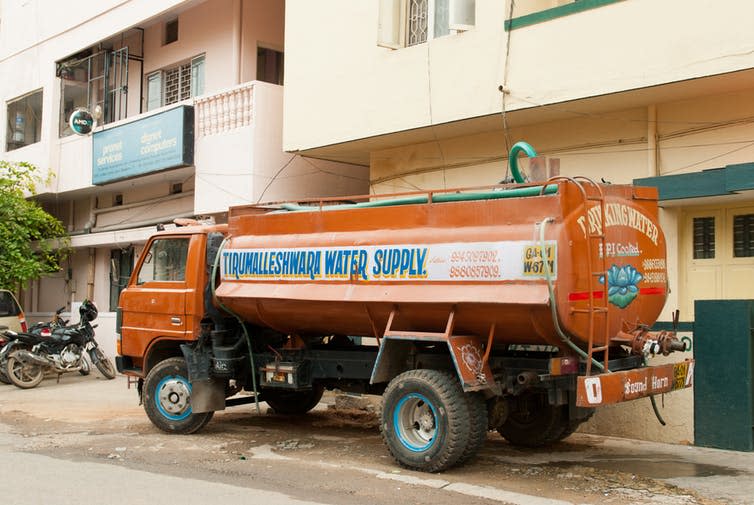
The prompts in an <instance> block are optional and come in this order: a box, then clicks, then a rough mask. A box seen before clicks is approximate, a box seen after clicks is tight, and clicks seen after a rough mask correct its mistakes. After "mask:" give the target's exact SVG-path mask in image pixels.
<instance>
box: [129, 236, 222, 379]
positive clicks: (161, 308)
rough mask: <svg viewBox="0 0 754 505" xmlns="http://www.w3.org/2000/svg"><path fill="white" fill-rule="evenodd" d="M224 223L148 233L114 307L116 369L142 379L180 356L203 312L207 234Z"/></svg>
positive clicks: (196, 333)
mask: <svg viewBox="0 0 754 505" xmlns="http://www.w3.org/2000/svg"><path fill="white" fill-rule="evenodd" d="M225 230H226V227H225V226H223V225H219V226H189V227H179V228H176V229H174V230H170V231H164V232H160V233H158V234H156V235H154V236H153V237H152V238H150V240H149V242H147V244H146V246H145V247H144V251H143V252H142V254H141V256H140V257H139V259H138V261H137V264H136V268H135V269H134V271H133V273H132V275H131V278H130V280H129V282H128V286H127V288H126V289H125V290H124V291H123V292H122V294H121V298H120V303H119V309H118V325H117V332H118V349H117V350H118V355H119V356H118V357H117V358H116V361H117V366H118V370H119V371H120V372H121V373H123V374H126V375H130V376H134V377H138V378H141V379H143V378H144V377H145V376H146V374H147V373H148V372H149V370H150V368H151V367H152V366H154V365H155V364H156V363H158V362H159V361H161V360H163V359H165V358H167V357H171V356H181V352H180V347H179V345H180V344H182V343H186V342H191V341H194V340H196V339H197V337H198V333H199V329H200V323H201V320H202V317H203V316H204V313H205V306H204V302H205V299H204V296H205V290H206V289H205V288H206V285H207V278H208V273H207V252H206V246H207V235H208V234H209V233H225Z"/></svg>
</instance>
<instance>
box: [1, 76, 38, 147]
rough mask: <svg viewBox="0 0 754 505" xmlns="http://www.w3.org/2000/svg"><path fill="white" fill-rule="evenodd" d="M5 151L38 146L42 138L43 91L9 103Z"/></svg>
mask: <svg viewBox="0 0 754 505" xmlns="http://www.w3.org/2000/svg"><path fill="white" fill-rule="evenodd" d="M6 113H7V116H6V117H7V124H6V128H5V131H6V136H5V150H6V151H12V150H14V149H18V148H19V147H24V146H28V145H31V144H36V143H37V142H39V140H40V138H41V136H42V91H41V90H40V91H36V92H34V93H30V94H28V95H26V96H24V97H21V98H17V99H15V100H11V101H10V102H8V106H7V109H6Z"/></svg>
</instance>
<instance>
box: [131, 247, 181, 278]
mask: <svg viewBox="0 0 754 505" xmlns="http://www.w3.org/2000/svg"><path fill="white" fill-rule="evenodd" d="M188 245H189V241H188V238H167V239H157V240H155V241H154V242H152V246H151V247H150V248H149V251H148V252H147V253H146V254H147V257H146V258H144V263H143V264H142V265H141V269H140V270H139V277H138V280H137V283H138V284H144V283H145V282H152V281H158V282H176V281H184V280H186V257H187V255H188Z"/></svg>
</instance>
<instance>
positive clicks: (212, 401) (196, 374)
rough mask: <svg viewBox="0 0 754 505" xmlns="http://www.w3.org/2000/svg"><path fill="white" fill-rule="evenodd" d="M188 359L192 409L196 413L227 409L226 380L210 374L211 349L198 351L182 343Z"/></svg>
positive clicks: (184, 355)
mask: <svg viewBox="0 0 754 505" xmlns="http://www.w3.org/2000/svg"><path fill="white" fill-rule="evenodd" d="M181 351H182V352H183V357H184V358H185V359H186V365H187V368H188V375H189V377H188V379H189V382H190V383H191V410H192V412H193V413H195V414H201V413H202V412H214V411H216V410H225V383H226V381H225V380H219V379H215V378H213V377H210V375H209V369H210V368H209V367H210V363H211V361H210V352H209V350H204V351H197V350H195V349H192V347H191V346H190V345H187V344H183V345H181Z"/></svg>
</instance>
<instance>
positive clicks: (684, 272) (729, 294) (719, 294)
mask: <svg viewBox="0 0 754 505" xmlns="http://www.w3.org/2000/svg"><path fill="white" fill-rule="evenodd" d="M680 242H681V247H680V248H679V249H680V254H681V258H680V261H679V263H680V266H681V279H680V281H681V294H680V295H681V296H680V305H681V307H680V309H681V319H682V320H686V321H688V320H693V318H694V300H714V299H740V298H754V207H734V206H730V207H725V208H721V207H716V208H699V209H689V210H687V211H684V213H683V219H682V228H681V237H680Z"/></svg>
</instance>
